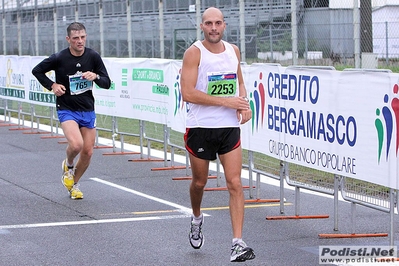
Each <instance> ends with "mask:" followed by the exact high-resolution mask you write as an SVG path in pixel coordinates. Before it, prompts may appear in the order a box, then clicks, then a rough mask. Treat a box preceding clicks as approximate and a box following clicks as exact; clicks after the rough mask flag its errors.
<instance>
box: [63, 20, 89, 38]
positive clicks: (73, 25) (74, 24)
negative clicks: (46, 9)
mask: <svg viewBox="0 0 399 266" xmlns="http://www.w3.org/2000/svg"><path fill="white" fill-rule="evenodd" d="M73 30H78V31H79V30H84V31H86V28H85V26H84V25H83V24H82V23H80V22H72V23H71V24H69V26H68V28H67V34H68V36H71V31H73Z"/></svg>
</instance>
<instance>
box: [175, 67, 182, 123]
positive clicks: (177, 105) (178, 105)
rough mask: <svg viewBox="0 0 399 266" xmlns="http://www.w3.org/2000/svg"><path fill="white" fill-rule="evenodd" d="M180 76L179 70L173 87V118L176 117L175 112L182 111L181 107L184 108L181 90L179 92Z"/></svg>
mask: <svg viewBox="0 0 399 266" xmlns="http://www.w3.org/2000/svg"><path fill="white" fill-rule="evenodd" d="M180 75H181V69H179V74H177V76H176V82H175V84H174V87H175V111H174V113H173V114H174V115H175V116H176V114H177V112H178V111H179V110H183V107H184V102H183V96H182V94H181V90H180Z"/></svg>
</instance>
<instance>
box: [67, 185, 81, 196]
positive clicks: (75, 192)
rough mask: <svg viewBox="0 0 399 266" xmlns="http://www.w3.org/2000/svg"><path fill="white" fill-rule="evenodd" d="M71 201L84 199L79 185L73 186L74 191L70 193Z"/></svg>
mask: <svg viewBox="0 0 399 266" xmlns="http://www.w3.org/2000/svg"><path fill="white" fill-rule="evenodd" d="M69 194H70V196H71V199H83V193H82V191H80V189H79V184H75V185H73V187H72V189H71V190H70V191H69Z"/></svg>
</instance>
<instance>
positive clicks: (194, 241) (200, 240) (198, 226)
mask: <svg viewBox="0 0 399 266" xmlns="http://www.w3.org/2000/svg"><path fill="white" fill-rule="evenodd" d="M203 223H204V215H202V219H201V222H200V223H195V222H194V219H193V217H192V216H191V230H190V234H189V237H188V238H189V240H190V244H191V246H192V247H193V248H195V249H199V248H200V247H202V244H204V236H203V235H202V224H203Z"/></svg>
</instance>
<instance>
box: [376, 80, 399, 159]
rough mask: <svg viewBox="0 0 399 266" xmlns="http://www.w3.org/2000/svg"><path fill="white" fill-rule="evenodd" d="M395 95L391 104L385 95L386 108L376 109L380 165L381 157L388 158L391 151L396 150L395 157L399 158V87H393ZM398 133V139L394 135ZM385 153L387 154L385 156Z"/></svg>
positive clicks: (396, 85)
mask: <svg viewBox="0 0 399 266" xmlns="http://www.w3.org/2000/svg"><path fill="white" fill-rule="evenodd" d="M393 93H394V94H395V95H396V97H394V98H393V99H392V100H391V102H389V96H388V94H385V95H384V106H383V107H382V108H381V109H380V108H377V109H376V115H377V118H376V119H375V128H376V130H377V137H378V163H379V162H380V161H381V157H382V156H383V155H384V156H386V160H388V154H389V151H390V149H393V148H394V149H395V155H396V157H397V156H398V150H399V86H398V84H395V85H394V86H393ZM394 132H396V138H393V137H395V136H393V133H394ZM383 152H385V154H383Z"/></svg>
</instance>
